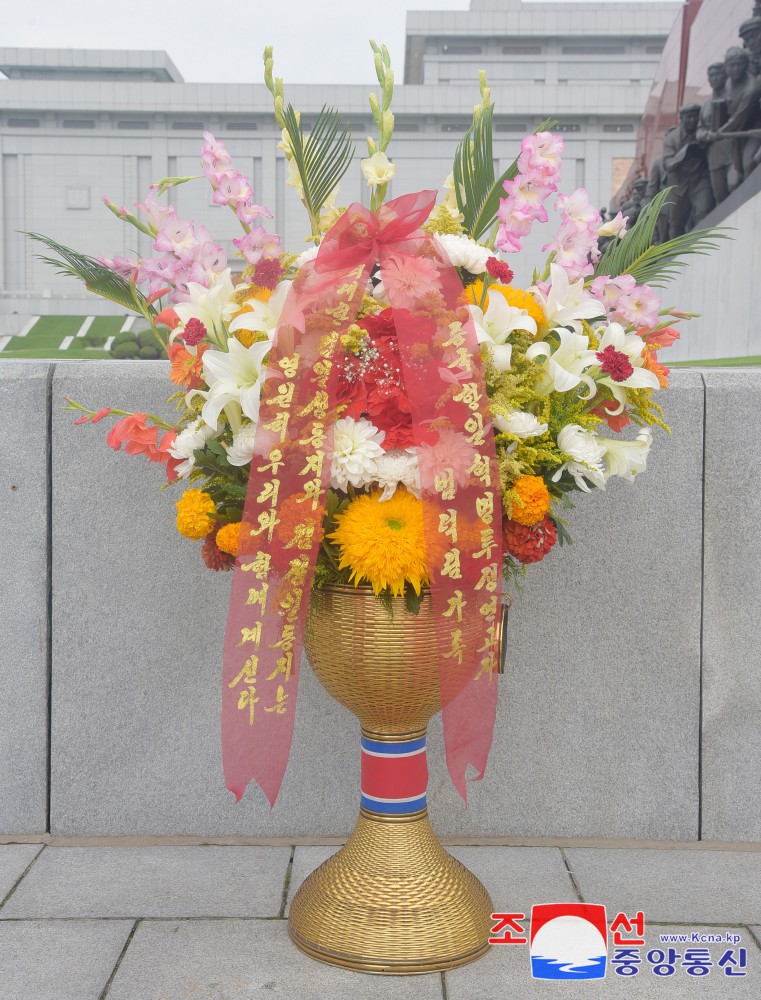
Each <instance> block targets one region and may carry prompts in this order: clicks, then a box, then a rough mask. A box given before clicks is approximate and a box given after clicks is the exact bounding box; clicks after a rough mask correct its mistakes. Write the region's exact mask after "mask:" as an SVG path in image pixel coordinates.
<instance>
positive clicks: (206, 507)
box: [177, 490, 217, 542]
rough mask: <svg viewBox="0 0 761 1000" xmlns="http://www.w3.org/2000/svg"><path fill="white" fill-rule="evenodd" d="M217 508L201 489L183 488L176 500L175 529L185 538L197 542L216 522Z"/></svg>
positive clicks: (204, 536)
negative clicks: (183, 490)
mask: <svg viewBox="0 0 761 1000" xmlns="http://www.w3.org/2000/svg"><path fill="white" fill-rule="evenodd" d="M216 512H217V508H216V507H215V505H214V501H213V500H212V499H211V497H210V496H209V494H208V493H204V491H203V490H185V492H184V493H183V494H182V496H181V497H180V499H179V500H178V501H177V530H178V531H179V533H180V534H181V535H184V536H185V538H192V539H193V541H195V542H198V541H200V540H201V539H202V538H206V536H207V535H208V534H209V532H210V531H211V530H212V528H213V527H214V524H215V523H216V522H215V520H214V514H216Z"/></svg>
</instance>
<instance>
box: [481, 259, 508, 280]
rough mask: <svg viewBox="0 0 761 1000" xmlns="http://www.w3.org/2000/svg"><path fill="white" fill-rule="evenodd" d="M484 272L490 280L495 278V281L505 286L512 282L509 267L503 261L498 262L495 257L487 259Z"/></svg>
mask: <svg viewBox="0 0 761 1000" xmlns="http://www.w3.org/2000/svg"><path fill="white" fill-rule="evenodd" d="M486 270H487V271H488V272H489V274H490V275H491V276H492V278H496V279H497V281H502V282H503V283H504V284H505V285H509V284H510V282H511V281H512V280H513V272H512V270H511V268H510V267H509V265H508V264H506V263H505V262H504V261H503V260H499V259H498V258H497V257H489V258H488V259H487V261H486Z"/></svg>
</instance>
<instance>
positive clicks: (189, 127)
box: [172, 122, 203, 132]
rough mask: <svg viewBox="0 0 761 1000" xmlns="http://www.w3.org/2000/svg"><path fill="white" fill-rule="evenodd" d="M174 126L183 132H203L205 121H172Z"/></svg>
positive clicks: (176, 129)
mask: <svg viewBox="0 0 761 1000" xmlns="http://www.w3.org/2000/svg"><path fill="white" fill-rule="evenodd" d="M172 128H173V129H174V130H175V131H181V132H203V122H172Z"/></svg>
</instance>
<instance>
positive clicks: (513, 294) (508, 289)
mask: <svg viewBox="0 0 761 1000" xmlns="http://www.w3.org/2000/svg"><path fill="white" fill-rule="evenodd" d="M483 292H484V283H483V281H481V279H480V278H479V279H478V280H477V281H474V282H473V284H472V285H468V287H467V288H466V289H465V296H466V298H467V300H468V302H472V303H473V305H476V306H477V305H480V303H481V296H482V295H483ZM492 292H499V293H500V295H503V296H504V297H505V299H506V300H507V304H508V305H509V306H513V307H514V308H515V309H525V310H526V312H527V313H528V314H529V316H530V317H531V318H532V319H533V320H536V325H537V326H544V325H545V323H546V320H545V318H544V310H543V309H542V307H541V306H540V305H539V303H538V302H537V301H536V299H535V298H534V296H533V295H532V294H531V292H524V290H523V289H522V288H513V287H512V285H500V284H497V283H496V282H495V284H493V285H489V291H488V292H487V293H486V302H485V303H484V306H488V305H489V296H490V295H491V293H492Z"/></svg>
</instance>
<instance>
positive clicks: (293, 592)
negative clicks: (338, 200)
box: [222, 191, 502, 805]
mask: <svg viewBox="0 0 761 1000" xmlns="http://www.w3.org/2000/svg"><path fill="white" fill-rule="evenodd" d="M435 202H436V193H435V192H432V191H421V192H419V193H417V194H410V195H404V196H402V197H401V198H397V199H395V200H394V201H391V202H389V203H388V204H386V205H384V206H382V207H381V208H380V209H379V210H378V212H376V213H371V212H370V211H368V210H367V209H366V208H364V207H363V206H361V205H356V204H355V205H351V206H350V207H349V208H348V209H347V211H346V212H345V213H344V215H342V216H341V218H340V219H339V220H338V222H337V223H336V224H335V225H334V226H333V228H332V229H331V230H330V231H329V232H328V233H327V234H326V236H325V237H324V239H323V241H322V243H321V245H320V250H319V252H318V254H317V257H316V258H315V259H314V260H313V261H310V262H308V263H307V264H305V265H304V267H302V269H301V271H300V272H299V275H298V277H297V278H296V280H295V281H294V283H293V287H292V289H291V291H290V293H289V296H288V300H287V302H286V305H285V308H284V310H283V313H282V316H281V321H280V323H279V325H278V329H277V332H276V335H275V339H274V342H273V346H272V348H271V350H270V353H269V355H268V359H267V375H266V378H265V380H264V384H263V387H262V400H261V407H260V413H259V422H258V424H257V430H256V437H255V444H254V455H253V459H252V461H251V470H250V476H249V483H248V489H247V494H246V502H245V505H244V509H243V525H244V528H243V529H242V530H241V541H240V549H239V553H238V557H237V560H236V565H235V572H234V575H233V585H232V592H231V598H230V612H229V615H228V621H227V630H226V634H225V654H224V671H223V681H224V685H223V701H222V754H223V763H224V770H225V779H226V783H227V787H228V788H229V789H230V790H231V791H232V792H233V793H234V794H235V796H236V799H238V800H239V799H240V798H241V796H242V795H243V793H244V791H245V789H246V786H247V785H248V783H249V781H250V780H251V779H252V778H253V779H255V780H256V782H257V784H258V785H259V786H260V787H261V788H262V790H263V791H264V792H265V794H266V795H267V798H268V799H269V801H270V804H271V805H274V803H275V800H276V798H277V795H278V792H279V790H280V786H281V784H282V780H283V775H284V773H285V768H286V765H287V762H288V755H289V752H290V746H291V741H292V738H293V725H294V719H295V709H296V697H297V692H298V679H299V666H300V662H301V651H302V640H303V632H304V625H305V620H306V614H307V610H308V606H309V594H310V591H311V585H312V578H313V575H314V567H315V563H316V560H317V552H318V549H319V545H320V541H321V536H322V522H323V517H324V512H325V495H326V492H327V489H328V487H329V484H330V464H331V463H330V455H329V453H328V452H329V447H330V433H331V427H332V424H333V423H334V421H335V419H336V418H337V415H338V412H339V406H338V402H337V387H338V376H339V365H338V363H337V353H338V351H339V350H340V337H341V334H342V333H343V332H344V331H345V330H346V329H347V328H348V327H349V325H350V324H351V323H353V322H354V320H355V318H356V316H357V313H358V311H359V308H360V306H361V303H362V299H363V296H364V293H365V290H366V288H367V282H368V279H369V275H370V272H371V270H372V268H373V266H374V264H375V262H376V260H377V261H378V263H379V265H380V274H381V279H382V281H383V283H384V287H385V290H386V294H387V297H388V299H389V302H390V304H391V307H392V309H393V310H394V325H395V329H396V336H397V341H398V348H399V358H400V362H401V377H402V379H403V382H404V386H405V390H406V395H407V398H408V400H409V405H410V411H411V421H412V427H413V433H414V438H415V445H416V448H417V451H418V458H419V467H420V484H421V497H422V502H423V518H424V529H425V542H426V550H427V562H428V567H429V575H430V579H431V599H432V605H433V613H434V614H435V615H436V617H437V640H438V646H439V663H440V668H439V676H440V690H441V695H442V709H443V722H444V741H445V748H446V757H447V766H448V768H449V772H450V775H451V777H452V780H453V782H454V784H455V787H456V788H457V790H458V791H459V792H460V794H461V796H462V797H463V799H464V800H465V799H466V782H465V772H466V769H467V767H468V765H472V766H473V767H474V768H475V769H476V770H477V771H478V772H479V777H482V776H483V771H484V768H485V766H486V760H487V757H488V754H489V749H490V747H491V742H492V734H493V727H494V719H495V715H496V695H497V684H496V679H495V677H494V673H495V671H496V662H497V655H498V639H499V614H500V583H501V567H502V547H501V534H502V532H501V524H502V506H501V492H500V482H499V471H498V467H497V462H496V455H495V451H494V440H493V434H492V431H491V421H490V416H489V407H488V399H487V396H486V389H485V385H484V377H483V371H482V366H481V358H480V353H479V348H478V344H477V341H476V334H475V330H474V328H473V324H472V321H471V320H470V317H469V315H467V313H466V311H464V310H463V309H462V308H461V296H462V284H461V282H460V279H459V277H458V275H457V272H456V271H455V269H454V267H453V266H452V264H451V262H450V260H449V258H448V256H447V254H446V252H445V251H444V250H443V248H442V247H441V246H440V245H439V244H438V243H437V242H436V240H435V239H434V238H433V237H431V236H430V235H429V234H428V233H426V232H424V231H423V230H421V228H420V227H421V225H422V224H423V223H424V222H425V220H426V219H427V218H428V217H429V215H430V212H431V210H432V208H433V206H434V205H435ZM431 330H433V333H431ZM463 623H465V625H466V626H467V627H464V625H463ZM474 636H475V641H474ZM410 670H411V675H412V674H413V673H414V664H410Z"/></svg>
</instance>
